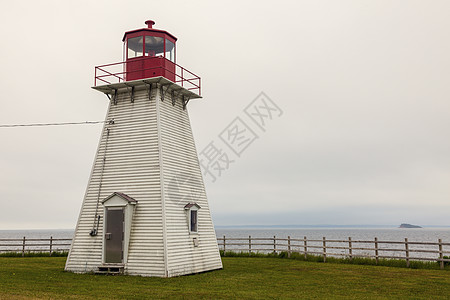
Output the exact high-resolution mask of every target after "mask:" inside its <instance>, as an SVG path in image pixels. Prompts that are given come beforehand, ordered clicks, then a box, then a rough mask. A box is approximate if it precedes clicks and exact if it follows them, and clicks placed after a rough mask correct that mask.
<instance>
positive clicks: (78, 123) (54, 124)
mask: <svg viewBox="0 0 450 300" xmlns="http://www.w3.org/2000/svg"><path fill="white" fill-rule="evenodd" d="M106 122H109V121H85V122H65V123H33V124H0V128H11V127H37V126H40V127H42V126H64V125H92V124H101V123H106Z"/></svg>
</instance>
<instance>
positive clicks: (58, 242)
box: [0, 236, 450, 269]
mask: <svg viewBox="0 0 450 300" xmlns="http://www.w3.org/2000/svg"><path fill="white" fill-rule="evenodd" d="M71 242H72V239H58V238H53V237H50V238H49V239H35V238H26V237H23V238H20V239H0V253H2V252H17V253H22V256H25V254H26V253H33V252H48V253H49V255H50V256H51V255H52V253H54V252H57V251H69V248H70V245H71ZM217 242H218V245H219V249H220V250H222V251H224V253H225V255H226V252H227V251H228V252H230V251H235V252H248V253H257V252H262V253H268V252H275V253H279V252H287V255H288V257H290V256H291V254H292V253H299V254H303V255H304V256H305V258H306V257H307V256H308V255H317V256H321V257H323V261H324V262H326V260H327V257H344V258H348V259H350V260H352V259H353V258H356V257H362V258H373V259H375V260H376V262H377V263H378V261H379V259H398V260H405V261H406V265H407V266H408V267H409V265H410V262H411V261H414V260H419V261H435V262H439V264H440V267H441V269H443V268H444V263H446V262H450V258H447V256H450V243H444V242H442V240H441V239H438V241H437V242H415V241H409V240H408V239H407V238H405V239H404V241H383V240H378V238H374V239H373V240H353V239H352V238H351V237H349V238H348V239H326V238H325V237H323V238H322V239H308V238H307V237H306V236H305V237H303V238H302V239H299V238H291V237H290V236H288V237H287V238H283V237H276V236H273V237H268V238H262V237H252V236H248V237H245V238H244V237H231V238H230V237H226V236H223V237H219V238H217Z"/></svg>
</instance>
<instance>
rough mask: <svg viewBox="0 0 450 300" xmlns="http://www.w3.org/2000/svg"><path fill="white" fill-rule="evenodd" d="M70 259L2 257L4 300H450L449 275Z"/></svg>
mask: <svg viewBox="0 0 450 300" xmlns="http://www.w3.org/2000/svg"><path fill="white" fill-rule="evenodd" d="M65 260H66V258H65V257H51V258H50V257H24V258H22V257H0V299H145V298H158V299H161V298H170V299H173V298H178V299H180V298H182V299H190V298H195V299H200V298H201V299H203V298H208V299H224V298H234V299H236V298H239V299H255V298H272V299H278V298H282V299H286V298H303V299H305V298H306V299H336V298H341V299H344V298H345V299H395V298H397V299H405V298H408V299H437V298H442V299H449V298H450V272H449V271H447V270H444V271H442V270H424V269H406V268H394V267H382V266H362V265H346V264H333V263H326V264H324V263H317V262H305V261H298V260H289V259H279V258H257V257H224V258H223V263H224V269H223V270H219V271H214V272H207V273H202V274H197V275H190V276H182V277H177V278H145V277H135V276H104V275H92V274H83V275H80V274H72V273H66V272H64V271H63V268H64V263H65Z"/></svg>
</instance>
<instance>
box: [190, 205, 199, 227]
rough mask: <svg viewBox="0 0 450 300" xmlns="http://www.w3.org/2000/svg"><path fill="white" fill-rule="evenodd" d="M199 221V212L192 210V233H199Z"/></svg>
mask: <svg viewBox="0 0 450 300" xmlns="http://www.w3.org/2000/svg"><path fill="white" fill-rule="evenodd" d="M197 221H198V219H197V211H196V210H191V227H190V228H189V230H190V231H191V232H197Z"/></svg>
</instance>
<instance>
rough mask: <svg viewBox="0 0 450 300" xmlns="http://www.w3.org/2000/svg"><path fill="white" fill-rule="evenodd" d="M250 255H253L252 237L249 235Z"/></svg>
mask: <svg viewBox="0 0 450 300" xmlns="http://www.w3.org/2000/svg"><path fill="white" fill-rule="evenodd" d="M250 253H252V237H251V236H250V235H249V236H248V255H250Z"/></svg>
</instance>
